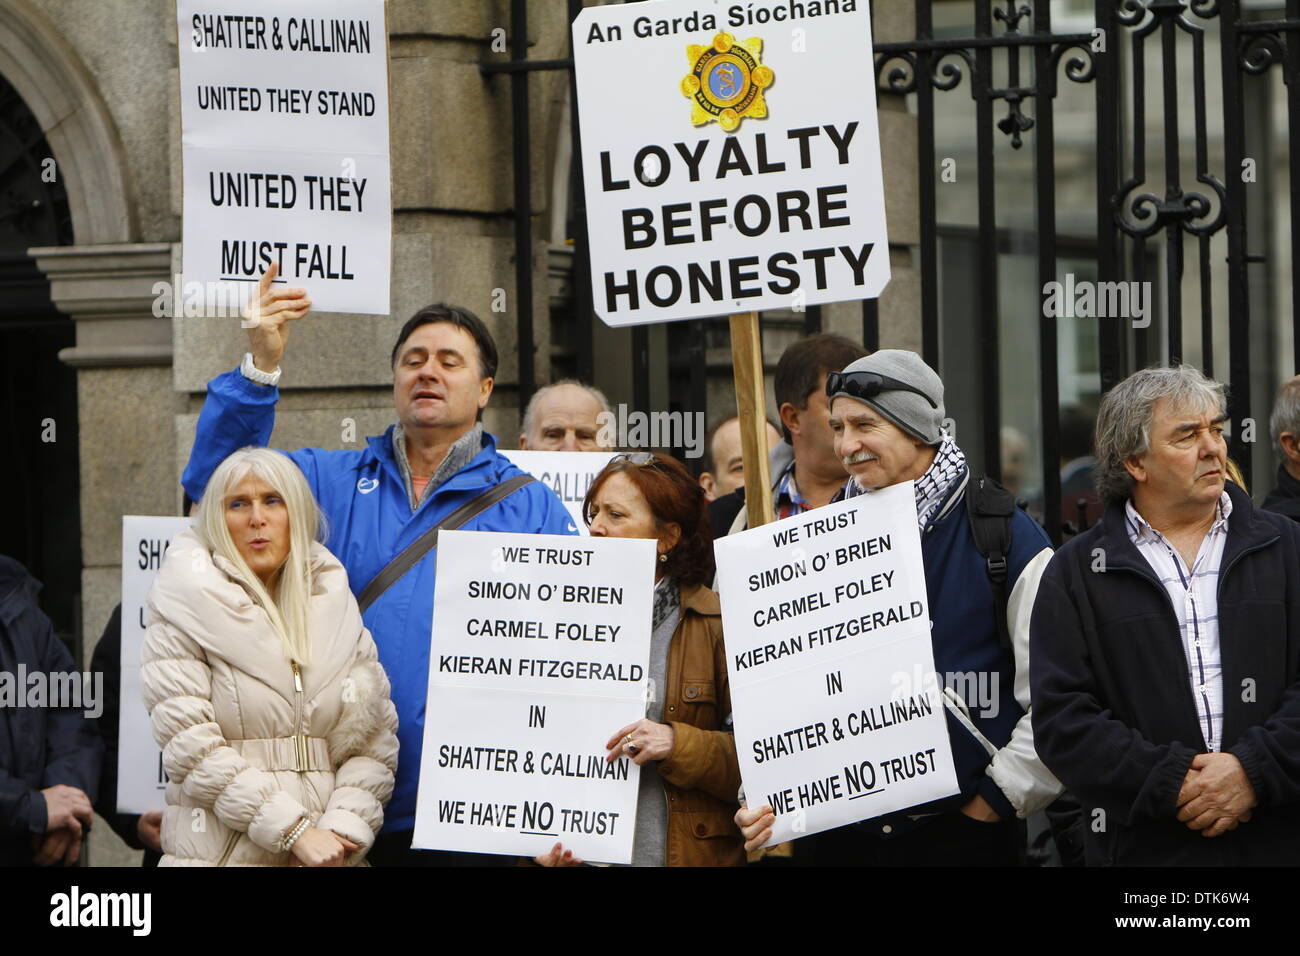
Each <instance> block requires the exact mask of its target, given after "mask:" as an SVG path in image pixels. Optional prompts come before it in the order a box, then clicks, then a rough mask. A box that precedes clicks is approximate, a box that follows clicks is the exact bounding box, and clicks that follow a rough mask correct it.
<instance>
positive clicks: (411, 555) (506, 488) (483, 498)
mask: <svg viewBox="0 0 1300 956" xmlns="http://www.w3.org/2000/svg"><path fill="white" fill-rule="evenodd" d="M535 480H536V479H534V478H533V476H532V475H515V477H513V478H511V479H509V480H507V481H503V482H501V484H499V485H494V486H493V487H491V488H489V489H488V490H487V491H485V492H483V493H482V494H481V495H479V496H478V497H477V498H474V499H473V500H472V501H467V502H466V503H465V504H463V505H461V506H460V507H459V508H457V509H456V510H455V511H453V512H452V513H451V514H449V515H447V517H445V518H443V519H442V520H441V521H439V522H438V523H437V524H436V525H434V526H433V527H432V528H430V529H429V530H428V531H426V532H425V533H424V534H422V535H420V536H419V537H418V538H416V539H415V541H414V542H413V543H412V544H411V545H410V546H409V547H407V549H406V550H405V551H403V552H402V553H401V554H399V555H398V556H397V557H395V558H393V560H391V561H389V562H388V564H387V565H386V566H385V567H384V569H383V570H382V571H380V572H379V573H378V574H376V575H375V577H374V579H373V580H372V581H371V582H370V583H369V584H367V585H366V589H365V590H364V591H362V592H361V594H360V596H359V597H358V598H357V604H358V605H359V606H360V608H361V613H362V614H365V613H366V609H367V608H369V607H370V605H372V604H374V603H375V601H377V600H379V595H381V594H383V593H384V592H385V591H387V590H388V589H389V588H390V587H392V586H393V585H394V584H395V583H396V582H397V579H398V578H400V577H401V576H402V575H403V574H405V573H406V572H407V571H409V570H411V568H413V567H415V565H416V564H418V563H419V562H420V559H421V558H423V557H424V556H425V555H426V554H428V553H429V552H430V551H432V550H433V549H434V548H435V547H437V545H438V532H439V531H455V530H456V529H457V528H459V527H460V526H461V525H463V524H464V523H465V522H467V521H469V520H470V519H471V518H473V517H474V516H475V515H478V514H481V513H482V512H484V511H487V509H489V508H491V507H492V506H493V505H494V504H496V503H497V502H498V501H500V500H501V499H503V498H505V497H507V496H509V495H511V494H513V493H514V492H516V491H518V490H519V489H520V488H522V487H523V486H524V485H527V484H531V483H532V482H533V481H535Z"/></svg>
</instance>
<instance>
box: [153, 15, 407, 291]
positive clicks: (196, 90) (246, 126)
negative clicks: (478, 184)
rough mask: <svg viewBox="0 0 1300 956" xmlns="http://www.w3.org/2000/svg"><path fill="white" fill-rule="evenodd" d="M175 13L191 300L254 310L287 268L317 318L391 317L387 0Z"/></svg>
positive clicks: (285, 280)
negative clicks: (256, 297) (267, 276)
mask: <svg viewBox="0 0 1300 956" xmlns="http://www.w3.org/2000/svg"><path fill="white" fill-rule="evenodd" d="M176 15H177V20H178V25H179V30H178V44H177V49H178V53H179V60H180V93H181V129H182V133H181V144H182V153H183V155H182V159H183V162H184V186H185V192H184V195H185V220H184V243H183V251H184V264H183V269H184V281H185V286H184V297H185V300H186V302H187V303H188V302H189V301H190V300H191V299H192V298H193V297H194V296H195V295H196V294H198V293H200V292H201V294H202V297H203V300H204V302H205V304H206V306H207V307H208V308H218V307H222V306H228V305H229V304H230V303H232V302H236V301H237V302H241V303H242V302H243V301H245V300H246V299H247V297H248V295H249V294H250V293H251V292H252V291H253V290H255V288H256V282H257V278H258V276H259V275H260V274H261V273H262V272H263V271H265V269H266V268H267V267H268V266H269V265H270V263H271V262H273V261H274V262H278V263H279V275H278V276H277V278H276V280H275V281H276V283H278V284H287V285H296V286H304V287H306V288H307V289H308V291H309V293H310V294H311V299H312V307H313V308H314V309H315V310H316V311H318V312H360V313H369V314H376V315H386V314H387V313H388V311H389V275H390V272H391V241H392V201H391V199H390V188H391V187H390V175H389V159H388V33H387V29H386V27H385V24H384V3H383V0H177V3H176ZM195 283H197V284H198V285H195ZM176 294H177V295H178V297H179V296H180V295H181V292H180V290H178V292H177V293H176Z"/></svg>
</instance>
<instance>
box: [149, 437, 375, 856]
mask: <svg viewBox="0 0 1300 956" xmlns="http://www.w3.org/2000/svg"><path fill="white" fill-rule="evenodd" d="M324 531H325V528H324V527H323V522H322V518H321V514H320V509H319V507H318V506H317V504H316V501H315V499H314V498H313V497H312V494H311V489H310V488H309V487H308V485H307V481H306V479H305V478H304V477H303V474H302V472H301V471H299V470H298V468H297V466H296V465H294V463H293V462H292V461H290V459H289V458H288V457H287V456H285V455H283V454H281V453H280V452H277V451H271V450H270V449H268V448H245V449H241V450H240V451H237V452H235V453H234V454H232V455H231V456H229V457H228V458H227V459H226V460H225V461H223V462H222V463H221V464H219V465H218V466H217V468H216V470H215V471H214V472H213V474H212V476H211V478H210V480H209V481H208V483H207V486H206V489H205V492H204V496H203V498H201V499H200V500H199V503H198V509H197V513H196V514H195V518H194V525H193V526H192V527H190V528H187V529H186V530H185V531H183V532H181V533H180V534H178V535H176V536H175V537H174V538H173V539H172V542H171V545H170V547H168V549H167V554H166V555H165V556H164V558H163V564H162V567H161V568H159V570H158V574H157V575H156V576H155V577H154V582H153V586H152V587H151V588H150V590H149V597H148V599H147V601H146V612H145V614H146V618H145V623H146V626H147V632H146V635H145V642H144V648H143V650H142V652H141V655H140V687H141V694H142V696H143V698H144V703H145V707H146V708H147V709H148V711H149V718H150V720H151V721H152V723H153V730H154V739H155V740H156V741H157V743H158V746H159V747H161V748H162V751H163V769H164V770H165V771H166V773H167V789H166V799H167V810H166V813H165V814H164V816H163V822H162V847H163V851H164V856H163V859H162V863H161V865H162V866H178V865H200V866H202V865H206V866H227V865H229V866H295V865H302V866H344V865H352V866H355V865H357V864H359V863H360V862H362V860H364V858H365V855H366V853H367V852H368V851H369V849H370V847H371V845H372V844H373V843H374V839H375V837H376V836H377V835H378V834H379V830H380V827H381V826H382V825H383V821H384V806H385V804H387V803H388V800H389V797H391V796H392V792H393V779H394V771H395V770H396V768H397V712H396V710H395V709H394V707H393V703H392V701H391V700H390V698H389V682H388V677H387V675H386V674H385V673H384V669H383V667H382V666H380V664H379V660H378V654H377V652H376V649H375V642H374V641H373V640H372V639H371V637H370V632H369V631H367V630H366V628H365V626H364V625H363V624H362V622H361V613H360V611H359V610H358V608H357V602H356V598H354V597H353V596H352V591H351V589H350V588H349V587H348V577H347V572H346V571H345V570H344V569H343V565H341V564H340V563H339V561H338V559H337V558H335V557H334V555H332V554H330V552H329V551H327V550H326V549H325V547H324V546H323V545H322V544H321V543H320V539H321V538H323V537H325V535H324V534H323V533H322V532H324ZM196 820H201V821H203V825H202V826H195V825H194V824H195V821H196Z"/></svg>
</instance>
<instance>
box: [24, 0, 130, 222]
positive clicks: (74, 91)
mask: <svg viewBox="0 0 1300 956" xmlns="http://www.w3.org/2000/svg"><path fill="white" fill-rule="evenodd" d="M0 75H3V76H4V77H5V78H6V79H7V80H8V81H9V83H10V84H12V86H13V87H14V89H15V90H17V91H18V93H19V95H21V96H22V98H23V101H24V102H26V104H27V106H28V108H29V109H30V110H31V111H32V114H33V115H34V116H35V117H36V119H37V121H38V122H39V123H40V125H41V129H42V131H43V132H44V133H45V138H46V141H47V142H48V143H49V145H50V148H51V149H52V150H53V151H54V156H55V159H56V160H57V162H58V175H59V178H60V179H61V180H62V181H63V183H64V185H65V188H66V189H67V192H68V203H69V207H70V210H71V213H72V228H73V235H74V242H76V243H77V244H78V245H82V246H86V245H103V244H110V243H123V242H131V241H132V240H133V239H135V238H136V223H135V216H134V212H133V209H132V206H131V203H130V195H131V191H130V189H129V183H128V181H127V179H128V177H127V172H126V162H125V158H124V155H123V149H122V143H121V140H120V138H119V136H118V134H117V129H116V127H115V125H114V124H113V121H112V118H111V117H110V116H109V112H108V108H107V106H106V105H105V104H104V101H103V98H102V97H101V96H100V95H99V90H98V86H97V85H96V83H95V81H94V79H93V77H91V75H90V72H89V71H88V70H87V69H86V67H85V65H84V64H83V63H82V62H81V59H80V58H79V57H78V56H77V54H76V52H75V51H74V50H73V49H72V47H71V46H69V45H68V43H67V41H66V40H64V39H63V37H62V35H61V34H60V33H59V31H58V28H57V27H56V26H55V25H54V24H53V23H52V22H51V21H50V19H49V18H48V17H47V16H46V15H45V14H43V13H42V12H41V11H39V10H38V9H36V8H35V7H34V6H33V5H32V4H31V3H30V2H28V0H5V3H3V4H0Z"/></svg>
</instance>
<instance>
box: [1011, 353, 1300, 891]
mask: <svg viewBox="0 0 1300 956" xmlns="http://www.w3.org/2000/svg"><path fill="white" fill-rule="evenodd" d="M1225 409H1226V405H1225V399H1224V392H1223V386H1222V385H1220V384H1219V383H1217V382H1213V381H1210V380H1208V379H1206V378H1205V377H1204V376H1202V375H1201V373H1200V372H1199V371H1198V370H1196V369H1194V368H1191V367H1188V366H1183V367H1181V368H1177V369H1146V370H1144V371H1141V372H1137V373H1136V374H1134V375H1132V376H1130V377H1129V378H1128V379H1126V380H1125V381H1123V382H1121V383H1120V384H1119V385H1117V386H1116V387H1115V388H1113V389H1112V390H1111V391H1110V392H1109V393H1108V394H1107V395H1106V397H1105V399H1104V400H1103V401H1102V405H1101V409H1100V411H1099V413H1098V417H1097V436H1096V446H1097V489H1098V492H1099V493H1100V494H1101V496H1102V498H1103V500H1104V501H1105V502H1106V512H1105V515H1104V517H1103V518H1102V520H1101V522H1099V523H1098V524H1097V525H1095V526H1093V527H1092V528H1090V529H1089V530H1088V531H1087V532H1086V533H1084V534H1081V535H1079V536H1078V537H1076V538H1074V539H1073V540H1072V541H1070V542H1069V543H1068V544H1066V545H1065V547H1063V548H1062V549H1061V551H1060V552H1058V553H1057V555H1056V556H1055V557H1054V558H1053V559H1052V561H1051V563H1050V564H1049V565H1048V568H1047V571H1046V572H1045V573H1044V575H1043V579H1042V582H1041V584H1040V585H1039V590H1038V598H1037V601H1036V602H1035V605H1034V611H1033V617H1032V621H1031V627H1030V629H1031V638H1030V650H1031V653H1030V683H1031V688H1032V697H1033V711H1032V712H1033V723H1034V739H1035V741H1036V742H1037V745H1038V753H1039V756H1040V757H1041V758H1042V760H1043V762H1044V763H1045V764H1047V766H1048V767H1049V768H1050V769H1051V770H1052V772H1053V773H1055V774H1056V775H1057V777H1059V778H1060V779H1061V781H1062V782H1063V783H1064V784H1065V785H1066V787H1067V788H1068V789H1069V790H1070V791H1071V792H1072V793H1074V794H1075V795H1076V796H1077V797H1078V798H1079V800H1080V802H1081V803H1082V804H1083V808H1084V815H1085V821H1086V822H1087V829H1086V846H1085V853H1086V858H1087V862H1088V863H1089V864H1090V865H1227V866H1239V865H1247V864H1256V865H1260V864H1263V865H1285V864H1290V865H1294V864H1295V863H1297V862H1300V528H1297V526H1296V524H1295V523H1294V522H1293V521H1291V520H1289V519H1287V518H1283V517H1280V516H1278V515H1275V514H1271V513H1269V512H1266V511H1262V510H1258V509H1256V508H1255V507H1254V506H1253V505H1252V504H1251V501H1250V498H1249V496H1248V495H1247V494H1246V493H1245V492H1244V491H1242V490H1241V488H1239V487H1238V486H1237V485H1235V484H1233V483H1231V482H1229V481H1227V480H1226V473H1227V472H1226V462H1227V446H1226V444H1225V442H1224V439H1223V427H1222V423H1223V422H1224V421H1225V420H1226V418H1227V415H1226V410H1225Z"/></svg>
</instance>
